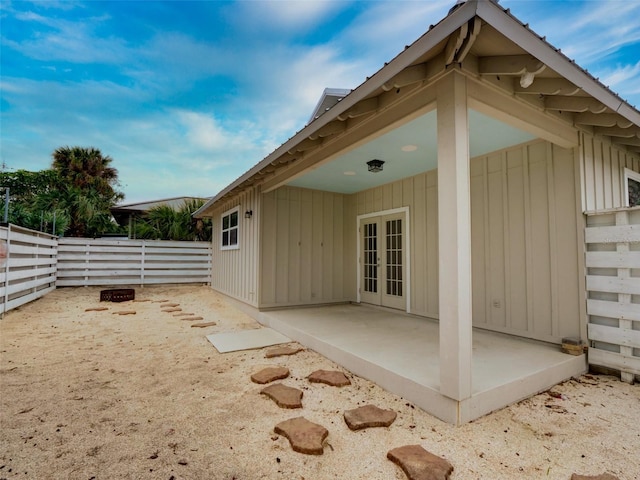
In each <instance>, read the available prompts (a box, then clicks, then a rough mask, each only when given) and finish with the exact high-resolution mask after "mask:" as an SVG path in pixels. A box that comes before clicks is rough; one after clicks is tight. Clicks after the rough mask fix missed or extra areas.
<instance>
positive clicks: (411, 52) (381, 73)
mask: <svg viewBox="0 0 640 480" xmlns="http://www.w3.org/2000/svg"><path fill="white" fill-rule="evenodd" d="M484 1H486V0H469V1H467V2H466V3H464V4H462V5H461V6H460V7H458V8H457V9H456V10H455V11H453V12H452V13H451V14H450V15H448V16H447V17H445V18H444V19H443V20H441V21H440V22H439V23H438V24H436V25H435V26H433V28H430V30H429V31H428V32H427V33H425V34H424V35H422V36H421V37H420V38H419V39H418V40H416V41H415V42H414V43H413V44H411V45H410V46H409V47H407V48H406V49H405V50H404V51H403V52H401V53H400V54H398V55H397V56H396V57H395V58H394V59H393V60H391V61H390V62H389V63H388V64H386V65H385V66H384V67H382V68H381V69H380V70H378V71H377V72H376V73H375V74H374V75H373V76H371V77H369V78H368V79H367V80H366V81H365V82H364V83H362V84H360V86H358V87H357V88H356V89H355V90H353V91H352V92H351V93H350V94H349V95H347V96H346V97H344V98H343V99H342V100H341V101H340V102H339V103H338V104H336V105H335V106H334V107H333V108H331V110H329V111H328V112H326V113H325V114H324V115H322V116H320V117H318V118H317V119H316V120H315V121H313V122H311V123H310V124H309V125H307V126H306V127H305V128H303V129H302V130H300V131H299V132H298V133H296V134H295V135H294V136H293V137H291V138H290V139H289V140H287V141H286V142H285V143H283V144H282V145H281V146H280V147H278V148H277V149H276V150H274V151H273V152H272V153H270V154H269V155H268V156H267V157H265V158H264V159H263V160H262V161H261V162H259V163H258V164H256V165H255V166H254V167H253V168H251V169H250V170H248V171H247V172H246V173H245V174H243V175H242V176H240V177H239V178H237V179H236V180H235V181H234V182H232V183H231V184H229V185H228V186H227V187H225V188H224V189H222V190H221V191H220V192H219V193H218V194H217V195H216V196H214V197H213V198H212V199H211V200H209V201H208V202H207V203H205V204H204V205H203V206H202V207H200V208H199V209H198V210H196V211H195V212H194V213H193V216H194V217H195V218H198V216H199V215H200V214H202V213H203V212H205V211H206V210H208V209H209V208H210V207H211V206H212V205H214V204H215V203H216V202H217V201H218V200H219V199H220V198H222V197H223V196H224V195H226V194H227V193H229V192H230V191H231V190H233V189H234V188H236V187H237V186H238V185H240V184H242V183H243V182H245V181H246V180H248V179H249V178H251V177H252V176H254V175H255V174H257V173H258V172H260V170H262V169H263V168H265V167H267V166H268V165H270V164H271V162H273V161H274V160H276V159H278V158H279V157H280V156H281V155H284V154H285V153H286V152H288V151H289V150H292V149H293V148H294V147H295V146H296V145H298V144H299V143H300V142H302V141H303V140H305V139H306V138H308V137H309V136H311V135H313V134H314V133H315V132H317V131H318V130H320V129H321V128H322V127H324V126H325V125H326V124H328V123H329V122H331V121H332V120H335V119H336V118H337V117H338V116H339V115H340V114H341V113H344V112H345V111H347V110H348V109H349V108H351V107H353V106H354V105H355V104H356V103H358V102H359V101H361V100H363V99H365V98H366V97H367V96H368V95H370V94H372V93H374V92H375V91H376V90H377V89H379V88H380V87H381V86H382V85H384V83H385V82H387V81H389V80H390V79H392V78H393V77H394V76H395V75H397V74H398V73H400V72H401V71H402V70H404V69H405V68H406V67H408V66H409V65H411V64H412V63H413V62H414V61H415V60H417V59H418V58H420V56H422V55H424V54H425V53H427V52H428V51H429V50H431V49H432V48H434V47H435V46H436V45H438V44H439V43H440V42H441V41H443V40H444V39H446V38H447V37H448V36H449V35H451V34H452V33H453V32H454V31H456V30H457V29H458V28H460V27H461V26H462V25H464V24H465V23H466V22H468V21H469V20H471V19H472V18H473V17H475V15H476V10H477V8H478V4H481V3H484Z"/></svg>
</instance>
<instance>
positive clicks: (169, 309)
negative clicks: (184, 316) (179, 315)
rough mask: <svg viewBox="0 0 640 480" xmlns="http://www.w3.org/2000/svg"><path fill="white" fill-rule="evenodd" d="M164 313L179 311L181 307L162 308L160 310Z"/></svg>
mask: <svg viewBox="0 0 640 480" xmlns="http://www.w3.org/2000/svg"><path fill="white" fill-rule="evenodd" d="M162 311H163V312H164V313H173V312H181V311H182V309H181V308H164V309H163V310H162Z"/></svg>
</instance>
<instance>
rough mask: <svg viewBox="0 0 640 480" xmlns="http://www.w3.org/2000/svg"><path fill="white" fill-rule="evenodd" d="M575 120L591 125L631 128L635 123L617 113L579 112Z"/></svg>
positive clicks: (581, 123) (577, 122)
mask: <svg viewBox="0 0 640 480" xmlns="http://www.w3.org/2000/svg"><path fill="white" fill-rule="evenodd" d="M574 122H575V123H576V124H580V125H591V126H594V127H615V126H618V127H621V128H629V127H630V126H631V125H633V123H632V122H631V120H627V119H626V118H624V117H622V116H621V115H618V114H617V113H591V112H585V113H578V114H577V115H576V116H575V118H574Z"/></svg>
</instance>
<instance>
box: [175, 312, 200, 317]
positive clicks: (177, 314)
mask: <svg viewBox="0 0 640 480" xmlns="http://www.w3.org/2000/svg"><path fill="white" fill-rule="evenodd" d="M190 315H195V313H187V312H181V313H174V315H173V316H174V317H184V316H190Z"/></svg>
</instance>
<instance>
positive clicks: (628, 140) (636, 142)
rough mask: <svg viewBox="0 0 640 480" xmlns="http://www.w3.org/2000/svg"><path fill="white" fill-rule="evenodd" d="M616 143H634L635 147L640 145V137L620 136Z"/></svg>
mask: <svg viewBox="0 0 640 480" xmlns="http://www.w3.org/2000/svg"><path fill="white" fill-rule="evenodd" d="M616 143H619V144H621V145H632V146H634V147H640V138H637V137H631V138H618V139H616Z"/></svg>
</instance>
